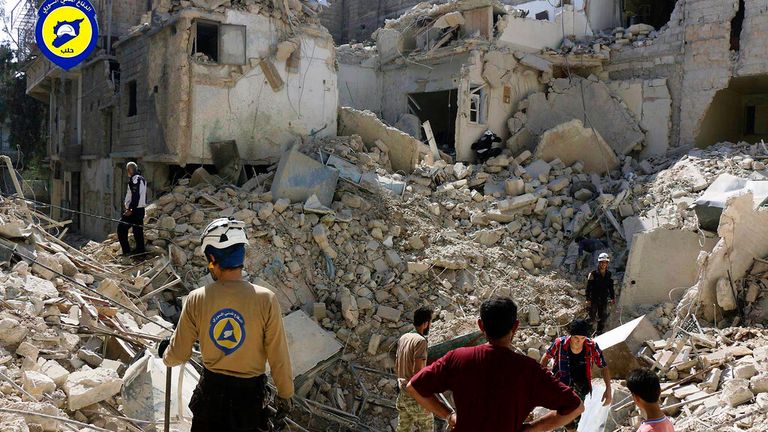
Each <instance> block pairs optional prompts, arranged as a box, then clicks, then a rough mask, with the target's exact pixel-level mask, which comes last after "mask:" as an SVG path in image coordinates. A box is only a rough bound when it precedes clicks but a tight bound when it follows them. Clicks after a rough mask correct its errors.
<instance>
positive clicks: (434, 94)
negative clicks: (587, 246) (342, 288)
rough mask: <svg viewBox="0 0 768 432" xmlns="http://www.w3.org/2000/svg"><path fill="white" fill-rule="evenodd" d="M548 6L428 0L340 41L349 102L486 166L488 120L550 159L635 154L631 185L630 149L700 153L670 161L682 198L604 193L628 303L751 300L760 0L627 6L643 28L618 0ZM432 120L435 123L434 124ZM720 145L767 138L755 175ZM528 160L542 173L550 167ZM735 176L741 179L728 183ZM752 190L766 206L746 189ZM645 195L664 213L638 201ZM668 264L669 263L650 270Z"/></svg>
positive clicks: (761, 91) (715, 310) (718, 314)
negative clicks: (623, 262)
mask: <svg viewBox="0 0 768 432" xmlns="http://www.w3.org/2000/svg"><path fill="white" fill-rule="evenodd" d="M544 3H546V2H519V4H518V5H517V6H510V5H504V4H502V3H501V2H497V1H459V2H451V3H447V4H438V5H433V4H427V3H422V4H419V5H417V6H415V7H414V8H413V9H412V10H410V11H409V12H408V13H406V14H405V15H403V16H402V17H400V18H399V19H397V20H389V21H387V22H386V24H385V25H384V26H383V27H382V28H380V29H378V30H377V31H376V32H374V34H373V39H374V40H375V42H376V43H375V46H365V45H362V44H356V45H344V46H341V47H340V48H339V98H340V101H341V105H343V106H351V107H354V108H357V109H359V110H369V111H372V112H373V113H376V114H377V115H378V116H379V117H381V118H382V119H383V120H384V121H385V122H386V123H389V124H391V125H394V126H396V127H398V128H400V129H401V130H403V131H405V132H407V133H409V134H411V135H413V136H414V137H416V138H418V139H420V140H423V141H427V140H430V139H432V138H434V141H436V144H437V145H438V146H439V147H440V149H441V150H443V151H445V152H446V153H448V154H450V155H452V156H454V157H455V160H457V161H464V162H472V161H474V158H475V152H474V150H473V144H474V143H476V142H477V141H478V139H479V138H480V137H481V136H483V134H484V133H485V132H486V131H488V130H490V131H492V132H494V133H495V134H497V135H498V136H500V137H501V138H502V140H503V141H502V144H501V145H500V148H501V149H503V150H504V152H509V154H510V155H511V156H513V157H514V156H516V155H519V154H521V153H523V152H525V151H526V150H529V151H531V152H532V153H533V154H534V155H535V157H538V158H541V159H542V162H546V163H553V164H557V163H559V162H562V163H565V164H566V165H568V164H572V163H574V162H576V161H580V162H582V163H583V164H584V169H585V171H586V172H590V173H596V174H607V173H609V172H610V171H613V170H615V169H618V168H621V161H624V167H623V168H621V169H622V172H623V175H624V176H625V177H626V178H625V181H629V182H631V181H632V179H633V178H634V177H633V176H634V175H635V174H631V173H630V172H631V170H627V167H628V166H629V165H628V164H629V162H628V159H627V158H629V160H634V161H638V162H641V163H645V162H643V161H646V160H650V161H651V162H652V163H657V164H658V163H661V164H662V165H663V164H664V163H665V161H668V163H670V164H671V163H673V162H674V161H675V160H676V158H678V159H679V158H680V156H681V155H684V154H685V153H686V152H688V155H687V156H684V157H683V158H682V159H681V160H679V161H678V162H677V164H675V165H674V167H673V169H671V170H670V172H672V173H674V175H675V176H677V177H675V178H674V179H672V178H671V177H670V178H667V180H666V181H667V183H664V184H666V185H668V184H669V183H668V182H670V181H673V180H674V181H678V182H681V183H680V184H683V185H685V186H684V188H683V190H679V191H676V192H675V196H674V197H673V198H671V199H669V200H662V201H663V202H662V201H658V200H656V201H654V200H649V199H648V198H647V197H646V198H643V197H642V196H636V194H637V193H638V192H641V191H642V190H643V189H637V188H636V189H635V190H634V191H633V189H632V187H629V188H627V187H624V188H623V190H621V189H619V190H620V194H619V195H618V196H613V195H608V197H609V198H606V199H608V200H610V201H611V202H612V203H613V204H615V206H613V207H610V206H609V207H610V208H613V209H614V210H617V213H619V214H616V215H613V214H607V213H609V212H607V213H606V216H605V222H606V224H608V223H610V224H612V225H613V227H615V228H616V230H617V232H618V233H619V234H620V237H621V238H622V239H623V240H622V241H624V240H625V241H626V242H627V246H628V249H627V257H628V262H627V267H626V273H625V274H624V283H623V285H624V293H623V296H622V307H626V308H627V310H633V308H634V307H636V306H640V307H642V306H643V305H646V306H647V305H655V304H659V303H663V302H665V301H669V300H670V299H673V298H674V299H675V300H679V299H680V297H682V296H683V295H684V294H685V296H686V297H687V298H689V299H690V298H696V299H697V300H698V303H700V305H701V310H698V312H699V314H700V317H703V318H705V319H707V320H709V321H712V320H717V319H722V317H723V316H724V315H723V314H725V315H729V313H730V315H731V316H733V315H732V314H733V313H734V311H735V310H736V309H741V307H738V308H737V306H736V304H737V303H738V302H737V299H736V298H735V297H738V296H739V293H740V292H741V288H739V289H737V288H733V287H735V286H736V285H740V284H741V281H742V278H744V277H746V275H747V274H748V271H749V269H750V268H751V267H752V266H753V259H757V258H761V257H763V256H764V255H765V252H766V250H765V248H766V246H767V245H766V243H765V241H764V239H762V238H761V237H760V236H753V235H750V234H749V232H751V230H752V227H754V226H755V225H754V223H758V221H761V220H763V218H765V209H764V206H763V204H764V203H765V196H764V192H763V191H764V185H765V180H766V179H768V176H766V174H768V173H766V172H765V171H764V164H763V162H762V161H761V159H760V157H759V154H761V150H760V148H761V147H759V146H760V145H763V146H764V144H760V143H761V142H763V141H762V140H763V139H765V138H766V137H767V135H766V134H767V133H768V129H766V128H765V127H764V123H765V115H764V114H763V113H764V112H765V109H766V107H768V105H765V102H764V100H765V99H764V97H765V91H766V88H765V87H764V84H765V82H767V81H766V77H767V76H768V75H767V74H768V62H766V61H765V50H766V48H765V44H764V43H763V41H764V38H765V34H766V33H765V32H766V30H768V27H766V26H768V13H766V11H765V8H764V5H763V3H762V2H759V1H749V0H746V1H745V0H733V1H725V2H720V1H710V0H680V1H677V2H676V3H674V4H669V5H667V6H663V7H658V8H655V9H653V12H650V10H649V9H648V8H644V7H638V5H635V4H630V3H631V2H627V4H625V7H629V8H636V10H637V11H645V13H640V12H638V13H636V14H634V16H635V17H642V18H641V19H642V20H643V21H644V22H639V23H636V21H637V20H636V19H635V18H633V19H631V20H627V15H628V14H627V9H625V10H623V11H622V10H619V9H617V5H616V4H615V2H605V4H602V3H599V2H590V3H589V4H588V5H584V4H579V2H574V3H575V4H564V5H562V6H558V7H555V6H552V5H546V4H544ZM627 5H629V6H627ZM598 7H600V9H597V8H598ZM545 12H546V13H545ZM647 22H650V23H654V25H655V27H654V26H651V25H649V24H646V23H647ZM624 23H625V24H631V25H629V26H627V27H623V26H620V25H621V24H624ZM372 94H373V95H375V97H370V95H372ZM427 121H428V122H429V123H430V128H429V129H431V131H428V130H427V128H423V126H422V124H423V123H425V122H427ZM430 132H431V134H430ZM723 142H725V143H728V142H730V143H740V145H748V144H756V143H757V147H754V148H753V150H751V152H750V153H749V155H751V156H743V158H744V159H743V160H742V159H741V158H742V156H738V157H737V158H736V159H735V160H736V163H738V164H741V165H743V167H744V170H742V171H740V172H738V173H733V172H732V171H731V170H724V167H725V166H727V165H726V164H724V163H722V162H721V163H718V165H717V167H718V168H717V169H714V168H713V166H712V165H707V164H706V163H703V161H704V160H706V159H707V158H712V157H725V158H728V157H729V156H728V154H729V153H728V152H729V151H730V150H723V149H722V148H721V147H718V148H717V149H714V150H711V151H707V152H706V153H697V152H696V151H693V152H689V150H690V149H691V148H695V147H698V148H702V149H707V148H709V147H711V146H713V145H714V144H717V143H723ZM744 148H746V147H744ZM717 155H721V156H717ZM634 163H635V162H632V164H634ZM753 163H754V166H753V165H752V164H753ZM647 167H650V165H646V168H647ZM526 169H527V170H528V174H530V176H531V177H532V178H534V179H536V177H537V174H538V173H539V172H540V171H538V170H534V171H531V170H532V168H531V167H526ZM518 171H519V170H518ZM518 171H515V173H514V174H515V176H520V173H518ZM643 171H645V172H646V173H650V172H652V171H651V170H648V169H643ZM523 172H524V170H523ZM724 172H728V173H732V174H737V175H738V176H739V177H738V178H736V179H731V178H729V177H722V178H720V177H719V175H720V174H723V173H724ZM723 175H726V174H723ZM627 176H629V177H627ZM665 176H666V175H665ZM545 177H546V175H545ZM662 178H663V177H662ZM489 181H490V180H489ZM502 181H503V180H502ZM510 181H514V179H510ZM745 182H746V183H745ZM750 182H752V183H750ZM593 183H594V181H593ZM662 183H663V182H662ZM543 186H544V185H543V184H542V187H543ZM664 187H668V186H659V188H661V189H663V188H664ZM597 189H598V191H597V192H598V193H600V191H599V189H600V186H599V185H598V186H597ZM705 189H706V193H704V194H703V195H702V193H703V192H704V190H705ZM489 190H493V189H489V185H488V184H487V183H486V185H485V192H486V194H487V193H488V192H489ZM739 191H740V192H739ZM748 191H749V192H751V193H752V194H753V200H751V201H750V200H749V199H748V198H744V199H741V200H740V201H739V200H736V199H735V198H734V196H735V195H738V194H739V193H746V192H748ZM503 192H504V191H503V188H502V195H504V193H503ZM526 192H530V191H526ZM726 192H727V193H726ZM508 193H509V192H508V191H507V194H508ZM521 193H522V192H521ZM633 195H634V196H633ZM711 196H715V198H714V201H715V202H716V203H717V204H716V205H714V207H715V208H717V212H718V214H717V217H716V218H715V219H714V222H713V223H709V226H705V223H704V216H702V215H700V214H699V213H700V212H701V211H703V212H704V213H706V212H707V211H709V210H706V209H707V208H710V207H711V206H710V203H711V202H712V201H713V200H712V199H710V197H711ZM614 198H615V200H614ZM729 200H730V201H729ZM648 202H654V203H655V204H656V205H657V208H655V209H651V210H650V211H646V210H647V209H646V210H641V209H640V208H642V207H643V206H644V205H647V204H648ZM750 203H752V206H750V205H749V204H750ZM736 208H738V209H739V210H736ZM693 209H695V213H696V215H693V213H694V210H693ZM702 209H705V210H702ZM609 210H610V209H609ZM720 212H722V216H721V213H720ZM745 220H748V221H752V222H754V223H752V222H750V223H746V224H744V223H743V222H742V221H745ZM736 221H738V223H737V222H736ZM612 229H613V228H612ZM702 232H706V234H701V233H702ZM568 234H570V235H573V236H577V235H579V234H583V233H578V232H571V233H568ZM735 244H739V245H741V247H740V250H739V251H737V249H739V247H736V246H734V245H735ZM659 251H666V252H664V253H659ZM673 255H674V256H673ZM658 268H668V270H667V271H663V272H657V271H652V270H651V269H658ZM726 282H727V283H726ZM745 286H746V285H745ZM726 288H729V289H726ZM730 288H733V289H730ZM686 290H687V291H686ZM729 291H733V293H732V294H733V295H731V294H730V293H729ZM752 302H754V299H753V300H752ZM694 303H697V302H694ZM684 304H685V305H687V308H683V309H684V310H682V309H681V310H680V311H679V312H680V314H681V316H680V319H685V318H686V315H689V314H690V312H691V309H690V305H691V303H690V302H687V303H686V302H684ZM739 304H740V305H742V306H743V305H745V304H746V303H739ZM630 315H631V313H630ZM758 321H759V320H758Z"/></svg>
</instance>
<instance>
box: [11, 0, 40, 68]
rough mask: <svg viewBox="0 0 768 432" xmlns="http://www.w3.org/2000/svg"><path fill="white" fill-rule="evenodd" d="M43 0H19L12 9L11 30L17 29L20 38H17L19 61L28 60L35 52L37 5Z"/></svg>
mask: <svg viewBox="0 0 768 432" xmlns="http://www.w3.org/2000/svg"><path fill="white" fill-rule="evenodd" d="M39 3H42V0H19V1H18V3H16V5H15V6H14V7H13V9H11V13H10V18H11V31H12V32H13V31H14V30H15V31H16V35H17V37H18V39H17V40H16V42H17V44H18V46H19V51H18V54H17V56H18V59H19V62H21V63H23V62H25V61H27V60H28V59H29V58H30V56H31V55H32V54H33V53H34V50H35V47H36V45H37V44H36V41H35V20H36V19H37V7H38V6H39Z"/></svg>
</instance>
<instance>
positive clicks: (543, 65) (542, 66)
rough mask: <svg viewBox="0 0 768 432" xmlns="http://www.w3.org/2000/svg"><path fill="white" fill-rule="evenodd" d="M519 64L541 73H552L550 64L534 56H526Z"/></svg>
mask: <svg viewBox="0 0 768 432" xmlns="http://www.w3.org/2000/svg"><path fill="white" fill-rule="evenodd" d="M520 63H521V64H523V65H525V66H528V67H530V68H533V69H536V70H537V71H541V72H552V62H551V61H549V60H547V59H544V58H542V57H539V56H538V55H536V54H526V55H524V56H523V57H522V58H521V59H520Z"/></svg>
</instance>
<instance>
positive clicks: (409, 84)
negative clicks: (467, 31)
mask: <svg viewBox="0 0 768 432" xmlns="http://www.w3.org/2000/svg"><path fill="white" fill-rule="evenodd" d="M468 62H469V54H466V53H462V54H458V55H455V56H451V57H445V58H439V59H434V60H433V61H430V62H429V64H428V65H422V64H417V63H406V64H402V65H384V66H382V70H381V79H382V88H381V97H382V115H383V117H382V119H383V120H384V121H385V122H387V123H389V124H395V123H396V122H397V121H398V119H399V118H400V115H401V114H404V113H407V112H408V95H409V94H410V93H426V92H437V91H445V90H451V89H457V88H458V87H459V81H460V80H459V78H460V77H459V76H458V72H459V70H460V68H461V65H464V64H466V63H468ZM446 104H447V102H446Z"/></svg>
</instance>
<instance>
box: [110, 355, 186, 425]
mask: <svg viewBox="0 0 768 432" xmlns="http://www.w3.org/2000/svg"><path fill="white" fill-rule="evenodd" d="M166 370H167V368H166V367H165V364H164V363H163V360H162V359H160V358H158V357H155V356H153V355H152V354H150V353H149V352H146V353H145V354H144V356H143V357H141V358H140V359H139V360H138V361H136V362H135V363H133V364H132V365H131V366H130V367H129V368H128V369H127V370H126V371H125V374H124V375H123V378H124V381H125V385H124V386H123V389H122V392H121V395H122V399H123V412H124V413H125V415H126V416H128V417H131V418H135V419H139V420H143V421H148V422H158V423H162V422H163V421H164V414H165V409H166V406H165V376H166ZM170 371H171V382H173V383H174V385H172V386H171V395H170V398H169V400H170V402H171V406H170V407H168V409H169V410H170V412H171V413H172V417H171V419H172V421H174V426H173V428H174V429H177V430H178V431H180V432H183V431H189V430H190V426H191V424H190V423H191V422H190V420H191V419H192V411H191V410H190V409H189V407H188V406H187V405H188V403H187V401H189V400H191V398H192V394H193V392H194V390H195V388H196V387H197V383H198V381H199V380H200V375H199V374H198V373H197V371H196V370H195V368H194V367H193V366H192V365H191V364H190V363H184V364H183V365H182V366H177V367H174V368H170ZM177 384H178V385H177ZM179 391H181V394H180V395H179ZM179 402H182V403H181V406H180V405H179ZM179 414H181V415H182V416H183V417H181V418H180V417H179Z"/></svg>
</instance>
